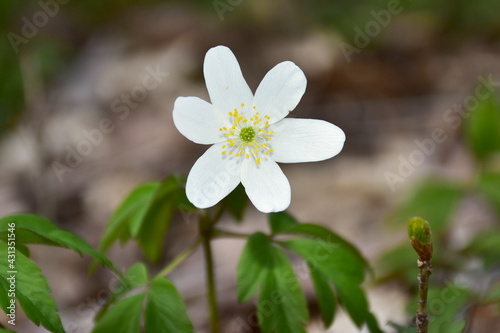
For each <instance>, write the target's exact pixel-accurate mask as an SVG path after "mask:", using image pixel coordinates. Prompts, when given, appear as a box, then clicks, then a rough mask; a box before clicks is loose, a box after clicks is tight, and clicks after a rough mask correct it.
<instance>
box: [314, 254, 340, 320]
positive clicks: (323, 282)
mask: <svg viewBox="0 0 500 333" xmlns="http://www.w3.org/2000/svg"><path fill="white" fill-rule="evenodd" d="M308 266H309V271H310V272H311V280H312V282H313V285H314V291H315V292H316V298H317V299H318V306H319V310H320V312H321V318H322V319H323V323H324V324H325V328H326V327H330V326H331V325H332V323H333V318H334V317H335V313H336V311H337V300H336V298H335V294H334V293H333V290H332V287H331V286H330V283H329V282H328V279H327V278H326V277H325V276H324V275H323V274H321V272H319V271H318V270H317V269H315V268H314V267H312V266H311V265H310V264H308Z"/></svg>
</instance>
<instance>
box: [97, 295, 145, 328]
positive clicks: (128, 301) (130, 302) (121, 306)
mask: <svg viewBox="0 0 500 333" xmlns="http://www.w3.org/2000/svg"><path fill="white" fill-rule="evenodd" d="M144 297H145V293H141V294H137V295H133V296H129V297H126V298H124V299H122V300H120V301H119V302H117V303H116V304H115V305H114V306H113V307H112V308H111V309H110V310H109V311H108V312H107V313H106V314H105V315H104V316H103V317H102V318H101V319H100V320H99V321H98V322H97V324H96V325H95V327H94V329H93V330H92V333H109V332H120V333H138V332H140V331H141V330H140V328H141V313H142V308H143V302H144Z"/></svg>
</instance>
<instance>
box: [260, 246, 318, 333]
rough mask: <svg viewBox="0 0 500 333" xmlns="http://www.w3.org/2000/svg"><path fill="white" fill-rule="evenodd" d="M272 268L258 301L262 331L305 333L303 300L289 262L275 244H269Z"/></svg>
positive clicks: (304, 301)
mask: <svg viewBox="0 0 500 333" xmlns="http://www.w3.org/2000/svg"><path fill="white" fill-rule="evenodd" d="M269 256H270V257H271V258H272V260H273V267H272V269H270V270H269V271H268V273H267V277H266V280H265V281H264V284H263V286H262V290H261V292H260V295H259V303H258V312H257V315H258V318H259V324H260V328H261V329H262V332H264V333H271V332H275V333H305V332H306V330H305V328H304V325H305V324H306V323H307V322H308V321H309V312H308V310H307V303H306V299H305V296H304V293H303V292H302V289H301V288H300V284H299V281H298V279H297V276H296V275H295V273H294V271H293V269H292V266H291V265H290V262H289V261H288V259H287V258H286V257H285V255H284V254H283V253H282V252H281V251H280V250H279V249H277V248H276V247H274V246H270V247H269Z"/></svg>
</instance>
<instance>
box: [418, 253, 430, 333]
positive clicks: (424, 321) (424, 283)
mask: <svg viewBox="0 0 500 333" xmlns="http://www.w3.org/2000/svg"><path fill="white" fill-rule="evenodd" d="M421 259H422V258H420V259H418V261H417V263H418V267H419V268H420V273H419V274H418V308H417V318H416V322H417V332H418V333H427V326H428V324H429V316H428V314H427V293H428V289H429V277H430V275H431V274H432V265H431V263H430V261H425V260H421Z"/></svg>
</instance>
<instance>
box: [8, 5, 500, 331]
mask: <svg viewBox="0 0 500 333" xmlns="http://www.w3.org/2000/svg"><path fill="white" fill-rule="evenodd" d="M121 19H122V20H123V21H124V22H126V23H125V28H126V29H125V30H124V31H116V30H114V29H112V27H106V26H104V27H102V28H100V29H99V30H96V31H95V32H94V33H93V34H91V35H90V36H89V37H88V38H86V39H84V40H82V41H81V45H80V48H79V52H78V54H77V55H76V57H74V59H73V60H72V61H71V62H68V63H67V64H66V65H65V69H64V70H63V71H61V72H60V73H59V74H58V75H57V76H56V77H55V79H54V80H53V81H50V82H44V81H43V79H42V77H41V74H40V73H39V72H38V70H39V69H38V67H37V61H36V54H35V53H33V52H30V51H29V50H28V51H26V52H24V53H22V58H21V62H20V63H21V69H22V72H23V76H24V79H25V80H26V84H25V93H26V95H27V96H26V101H27V106H26V109H27V110H28V111H27V112H25V113H24V115H23V116H22V117H21V118H20V119H18V121H17V126H16V128H14V129H13V130H11V131H10V132H8V133H6V134H5V135H4V136H3V138H2V141H1V142H0V161H1V164H0V175H1V178H0V214H2V215H5V214H9V213H14V212H19V211H28V212H37V213H40V214H43V215H45V216H47V217H50V218H53V219H54V220H55V221H57V222H58V223H59V224H60V225H61V226H62V227H63V228H66V229H69V230H71V231H73V232H75V233H77V234H79V235H81V236H82V237H84V238H85V239H86V240H88V241H89V242H90V243H91V244H92V245H95V246H97V243H98V239H99V237H100V235H101V234H102V231H103V228H104V225H105V223H106V221H107V219H108V217H109V216H110V214H111V213H112V211H113V210H114V208H115V207H116V206H117V205H118V204H119V202H120V201H121V200H122V199H123V198H124V196H125V195H126V194H127V193H128V191H130V190H131V189H132V188H133V187H134V186H135V185H137V184H138V183H139V182H141V181H146V180H150V179H161V178H163V177H166V176H168V175H169V174H171V173H182V174H187V173H188V172H189V169H190V167H191V166H192V164H193V163H194V161H195V160H196V159H197V157H198V156H200V155H201V154H202V153H203V151H204V149H205V147H202V146H199V145H195V144H193V143H191V142H189V141H188V140H186V139H185V138H184V137H183V136H182V135H181V134H180V133H178V131H177V130H176V129H175V127H174V125H173V122H172V113H171V112H172V107H173V102H174V101H175V99H176V97H178V96H199V97H201V98H204V99H207V100H208V95H207V92H206V88H205V85H204V81H203V76H202V64H203V56H204V54H205V52H206V50H207V49H208V48H210V47H213V46H215V45H219V44H223V45H226V46H229V47H230V48H231V49H232V50H233V51H234V53H235V54H236V56H237V58H238V60H239V61H240V65H241V67H242V70H243V74H244V75H245V77H246V79H247V81H248V82H249V84H250V87H251V88H252V89H253V90H255V89H256V87H257V85H258V83H259V82H260V80H261V78H262V77H263V76H264V75H265V73H266V72H267V71H268V70H269V69H270V68H271V67H272V66H274V65H275V64H276V63H278V62H280V61H285V60H291V61H293V62H295V63H296V64H297V65H298V66H299V67H301V68H302V69H303V70H304V72H305V74H306V76H307V78H308V88H307V90H306V93H305V95H304V97H303V99H302V101H301V103H300V104H299V106H298V107H297V108H296V110H295V111H294V112H293V114H292V116H294V117H300V118H318V119H325V120H327V121H330V122H332V123H334V124H336V125H338V126H340V127H341V128H342V129H343V130H344V131H345V133H346V135H347V141H346V145H345V148H344V150H343V151H342V153H341V154H340V155H339V156H337V157H335V158H334V159H332V160H329V161H326V162H321V163H315V164H311V165H309V164H297V165H282V168H283V169H284V171H285V174H286V175H287V176H288V178H289V180H290V183H291V186H292V205H291V206H290V209H289V210H290V212H291V213H292V214H294V215H296V216H297V217H298V218H299V220H301V221H311V222H317V223H322V224H325V225H328V226H329V227H331V228H332V229H333V230H335V231H336V232H338V233H339V234H341V235H343V236H345V237H346V238H347V239H349V240H350V241H352V242H353V243H354V244H356V245H357V246H358V247H359V248H360V249H361V251H362V253H363V254H364V255H366V256H367V257H368V259H369V260H370V261H371V262H373V261H374V260H375V259H376V258H377V256H378V255H379V254H380V253H381V252H382V251H383V250H385V249H387V248H390V247H391V246H393V245H395V244H397V243H399V242H401V240H403V239H405V237H406V235H405V234H404V233H403V232H396V233H395V232H394V231H391V230H389V229H387V228H386V227H385V226H384V225H383V221H384V219H385V217H386V216H387V214H388V213H389V212H390V211H391V208H392V207H394V205H395V203H397V202H398V200H399V199H400V198H401V197H402V196H404V193H405V191H406V189H408V188H409V187H411V186H412V184H415V183H416V182H418V180H419V179H421V178H422V177H424V176H425V175H428V174H437V175H439V177H443V178H455V179H457V178H458V179H464V181H465V180H466V179H469V178H470V177H471V174H472V172H473V168H474V164H473V161H471V159H470V158H469V155H468V154H467V152H466V150H465V147H464V145H463V142H462V138H461V131H460V130H459V129H453V128H452V127H451V126H450V124H449V123H448V122H446V120H445V119H443V114H444V113H445V112H446V111H447V110H449V109H450V108H453V107H454V105H456V104H461V103H463V101H464V98H465V97H466V96H468V95H470V94H471V92H473V89H474V88H475V85H476V83H477V79H478V77H479V76H481V75H482V76H483V77H487V76H489V75H492V77H493V78H500V57H499V54H500V46H499V45H498V44H495V43H492V42H490V41H488V40H481V39H470V40H468V41H467V42H465V43H457V44H455V45H450V44H444V45H443V43H442V42H443V41H442V37H441V36H440V35H439V32H438V31H436V30H435V29H433V27H432V26H431V25H425V24H422V22H420V21H419V18H418V17H407V18H406V19H405V20H403V19H401V20H396V19H394V22H392V24H391V25H389V26H388V27H387V28H386V29H387V31H385V32H384V35H383V39H382V41H378V43H381V44H382V45H383V48H381V49H379V50H374V49H372V48H366V49H362V50H361V52H360V53H359V54H354V55H353V56H352V59H351V60H352V61H350V62H348V61H347V59H346V58H345V57H344V54H342V51H341V50H340V49H339V47H338V45H339V43H340V42H341V41H342V40H343V39H342V37H341V36H340V35H339V34H338V33H336V32H333V31H332V30H328V29H320V28H314V29H309V30H301V31H294V29H293V28H290V29H287V30H285V31H280V30H278V29H276V30H274V31H273V26H272V24H270V23H269V24H267V25H266V26H265V27H257V28H255V29H254V28H251V27H244V26H236V25H235V27H234V28H232V29H228V28H227V27H226V28H221V27H220V26H219V25H217V24H214V23H213V22H212V21H210V20H208V19H207V18H206V17H204V16H203V15H200V14H199V13H197V12H196V11H194V10H189V9H185V8H182V7H175V6H157V7H154V8H151V9H141V10H131V11H127V12H125V14H124V15H123V17H122V18H121ZM151 71H157V72H158V71H161V72H165V73H168V74H167V75H165V76H164V77H163V76H161V75H160V76H159V77H158V80H159V81H158V82H159V84H158V86H157V88H155V89H152V90H148V91H147V95H146V96H145V98H144V99H143V100H141V101H137V100H136V101H134V102H132V103H131V104H127V103H126V102H124V100H123V96H124V95H123V94H131V92H132V91H133V90H134V88H135V87H137V86H138V85H141V82H142V78H143V77H144V76H145V75H147V74H148V73H151ZM116 100H119V102H116ZM118 106H119V107H121V108H120V109H118V108H117V107H118ZM103 119H110V121H111V123H112V126H113V130H112V131H111V132H110V133H103V134H102V140H98V141H99V143H98V144H96V145H92V147H91V152H90V153H89V154H88V156H83V158H82V161H81V162H80V163H76V164H78V165H77V166H75V167H71V172H65V173H63V174H62V175H60V179H59V178H58V176H57V175H56V173H55V172H54V168H53V163H54V162H55V161H58V162H60V163H64V162H65V159H66V156H67V154H68V152H69V151H70V150H71V149H76V148H77V146H78V145H79V144H80V143H81V141H82V140H84V139H85V135H84V134H83V132H82V131H84V130H86V131H87V132H88V131H92V130H94V129H97V128H99V126H100V123H101V122H102V120H103ZM438 127H439V128H443V129H444V130H445V132H446V134H447V136H448V139H447V140H446V141H445V142H444V143H442V144H440V145H438V146H436V150H435V152H434V153H432V154H430V155H429V156H426V158H425V161H424V162H423V163H422V165H420V166H418V167H416V168H415V170H414V172H411V175H409V176H408V177H406V178H405V180H404V182H402V183H398V184H397V185H396V188H395V190H394V191H391V187H390V186H389V184H388V183H387V181H386V177H385V174H386V172H393V173H397V169H398V165H399V163H400V157H401V156H402V157H403V158H406V159H408V155H409V154H410V152H411V151H413V150H415V149H416V148H417V147H416V145H415V142H414V140H415V139H418V140H424V139H425V138H429V137H430V135H431V132H432V130H433V129H435V128H438ZM466 204H467V211H466V213H464V214H461V215H460V216H457V219H459V220H460V219H462V220H464V223H459V224H458V225H459V226H460V229H457V231H456V232H455V234H454V235H453V237H454V241H456V242H464V241H465V240H466V239H467V237H468V236H469V235H470V234H471V232H473V231H475V230H477V229H478V228H481V226H482V225H484V224H485V223H488V222H485V221H490V222H491V221H492V219H493V217H492V216H486V217H485V213H484V212H483V209H482V208H483V207H481V206H480V205H479V204H477V203H475V202H473V201H471V202H468V203H466ZM465 221H466V222H465ZM221 223H222V224H224V225H225V227H226V228H227V229H235V230H236V229H238V230H239V231H248V232H251V231H255V230H260V229H265V228H267V225H266V223H265V217H264V216H263V215H262V214H260V213H258V212H257V211H256V210H255V209H254V208H253V207H249V209H248V216H247V219H246V221H245V222H244V224H243V225H236V224H234V223H233V222H232V221H230V219H229V217H227V219H224V220H223V221H222V222H221ZM242 229H243V230H242ZM195 235H196V223H190V221H189V219H183V217H181V216H179V217H178V219H177V223H174V224H173V225H172V230H171V232H170V234H169V236H168V239H167V252H166V254H165V258H164V262H167V261H168V260H169V259H170V258H172V257H173V256H174V255H175V254H177V253H178V252H179V251H180V250H181V249H182V248H183V246H184V245H185V244H186V243H189V242H190V240H192V239H194V237H195ZM242 247H243V243H242V242H241V241H239V240H217V241H215V258H216V264H217V279H218V280H217V283H218V287H219V301H220V304H221V308H222V314H223V324H224V327H225V330H224V332H235V331H237V327H238V325H240V324H241V320H246V319H245V318H247V314H248V313H250V312H251V311H252V310H253V304H243V305H239V304H238V305H237V302H236V284H235V274H236V270H235V267H236V263H237V260H238V257H239V253H240V250H241V248H242ZM32 254H33V258H34V260H35V261H37V262H38V263H39V265H40V266H41V267H42V269H43V272H44V274H46V276H47V278H48V281H49V284H50V285H51V286H52V290H53V293H54V296H55V299H56V301H57V303H58V305H59V308H60V312H61V316H62V319H63V323H65V325H66V327H68V332H88V331H89V330H90V328H91V327H92V319H93V316H94V315H95V313H96V311H97V309H98V308H99V304H100V303H99V302H100V300H102V298H103V297H104V296H103V295H108V294H109V289H110V288H111V287H112V285H113V284H114V283H116V281H115V280H114V278H113V276H112V275H110V274H109V273H108V272H106V271H104V270H99V271H98V272H97V274H96V275H94V276H87V272H86V270H87V264H88V262H89V258H84V259H80V258H79V257H77V256H75V255H74V254H73V253H70V252H69V251H64V250H59V249H52V248H47V247H33V250H32ZM110 256H111V257H112V258H113V260H115V262H116V263H117V265H118V267H119V268H123V269H125V268H126V267H128V266H129V265H130V264H131V263H132V262H134V261H136V260H140V259H142V256H141V254H140V253H139V251H138V250H137V248H136V246H135V245H134V244H127V245H126V246H124V247H118V246H115V247H114V248H113V249H112V251H111V252H110ZM158 267H161V266H158ZM203 269H204V267H203V262H202V256H201V252H197V253H196V254H195V255H194V256H193V257H191V258H190V259H189V260H188V261H187V262H186V263H185V264H183V265H182V266H181V267H180V268H179V269H178V270H176V271H175V272H174V273H172V276H171V277H172V279H173V281H174V283H175V284H176V285H177V287H178V288H179V290H180V292H181V293H182V295H183V296H184V298H185V300H186V302H187V305H188V309H189V312H190V315H191V319H192V320H193V322H194V324H195V327H196V331H197V332H207V329H206V324H207V319H208V317H207V315H208V314H207V311H206V308H205V298H204V294H205V289H204V276H203ZM375 269H376V268H375ZM304 287H305V288H306V290H307V291H308V293H309V294H311V295H312V287H311V286H310V285H305V286H304ZM368 287H369V295H370V302H371V306H372V309H373V311H374V313H375V314H376V315H377V317H378V319H379V321H380V323H381V326H382V327H385V328H387V326H385V324H386V323H387V322H388V321H389V320H390V321H396V322H400V323H404V322H405V320H406V319H407V315H406V313H405V308H404V307H405V302H406V298H407V295H406V293H405V291H404V290H402V289H401V288H399V287H398V285H397V284H394V283H389V284H381V285H377V286H370V285H369V286H368ZM311 299H312V298H311ZM338 316H339V317H338V318H337V319H336V320H335V322H334V326H333V327H332V328H330V329H329V330H328V331H325V330H324V329H323V328H322V325H321V322H320V320H319V318H317V319H316V320H313V322H312V323H311V325H310V332H347V333H348V332H356V331H357V330H356V329H354V328H353V326H352V324H351V323H350V322H349V319H347V317H345V316H343V315H342V314H339V315H338ZM242 318H243V319H242ZM483 320H485V319H483ZM492 320H493V321H487V320H486V321H484V323H485V324H484V325H485V327H486V328H487V327H490V328H491V327H493V326H491V325H494V324H495V321H494V319H492ZM20 324H21V328H20V329H21V330H20V331H19V332H44V330H43V329H41V328H36V327H34V326H33V325H32V324H31V323H29V322H28V321H25V322H21V321H20ZM488 325H490V326H488ZM496 325H499V323H498V319H497V321H496ZM71 327H72V328H73V330H72V329H71ZM497 327H498V326H497ZM486 328H485V330H481V328H480V327H479V326H478V327H477V328H476V330H474V332H475V333H477V332H492V330H491V329H490V330H488V329H486ZM387 329H388V328H387ZM388 331H389V329H388Z"/></svg>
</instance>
